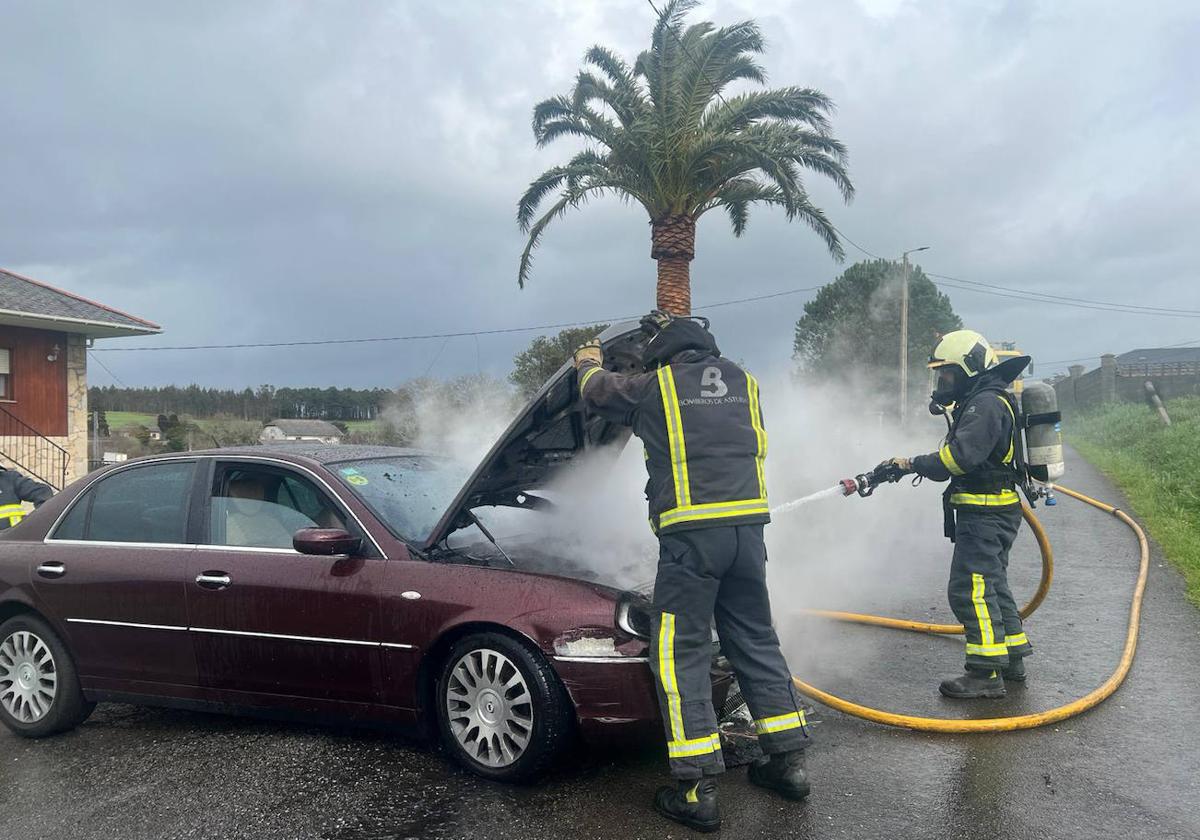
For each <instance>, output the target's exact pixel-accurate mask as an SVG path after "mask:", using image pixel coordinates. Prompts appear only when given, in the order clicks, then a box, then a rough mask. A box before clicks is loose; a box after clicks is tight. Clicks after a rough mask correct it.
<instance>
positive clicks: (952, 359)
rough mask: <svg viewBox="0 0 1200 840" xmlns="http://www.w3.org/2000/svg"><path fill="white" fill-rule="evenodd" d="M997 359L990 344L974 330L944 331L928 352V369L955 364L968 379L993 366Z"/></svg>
mask: <svg viewBox="0 0 1200 840" xmlns="http://www.w3.org/2000/svg"><path fill="white" fill-rule="evenodd" d="M998 361H999V359H998V358H997V357H996V351H995V350H993V349H992V345H990V344H988V340H987V339H986V338H984V337H983V336H982V335H980V334H979V333H977V332H975V331H974V330H955V331H954V332H948V333H946V334H945V335H944V336H942V337H941V339H940V340H939V341H938V343H937V346H936V347H934V348H933V352H932V353H930V354H929V368H930V370H936V369H938V368H943V367H948V366H950V365H956V366H958V367H959V368H961V369H962V372H963V373H964V374H966V376H967V378H968V379H974V378H975V377H976V376H978V375H979V374H981V373H983V372H984V371H985V370H988V369H990V368H993V367H995V366H996V363H997V362H998Z"/></svg>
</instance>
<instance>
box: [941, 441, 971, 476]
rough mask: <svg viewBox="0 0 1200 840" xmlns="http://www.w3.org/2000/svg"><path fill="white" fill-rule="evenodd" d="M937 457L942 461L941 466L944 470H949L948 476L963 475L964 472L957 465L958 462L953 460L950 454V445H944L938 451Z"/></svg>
mask: <svg viewBox="0 0 1200 840" xmlns="http://www.w3.org/2000/svg"><path fill="white" fill-rule="evenodd" d="M938 457H939V458H941V459H942V464H943V465H944V466H945V467H946V469H948V470H950V475H964V474H965V471H964V470H963V468H962V467H960V466H959V465H958V461H955V460H954V456H953V455H951V454H950V444H948V443H947V444H944V445H943V446H942V448H941V449H939V450H938Z"/></svg>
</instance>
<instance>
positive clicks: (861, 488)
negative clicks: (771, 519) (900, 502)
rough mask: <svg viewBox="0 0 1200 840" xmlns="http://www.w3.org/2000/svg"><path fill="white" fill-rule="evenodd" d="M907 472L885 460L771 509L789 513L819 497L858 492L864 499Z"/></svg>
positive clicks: (777, 512)
mask: <svg viewBox="0 0 1200 840" xmlns="http://www.w3.org/2000/svg"><path fill="white" fill-rule="evenodd" d="M905 475H907V473H905V472H904V471H903V470H901V469H900V467H898V466H896V465H895V464H893V463H892V462H891V461H884V462H883V463H882V464H880V465H879V466H877V467H876V468H875V469H873V470H871V471H870V472H865V473H859V474H858V475H856V476H854V478H843V479H842V480H841V481H839V482H838V483H837V484H835V485H833V486H832V487H828V488H826V489H824V490H818V491H817V492H816V493H809V494H808V495H807V496H804V497H802V498H799V499H795V500H793V501H790V502H787V503H785V504H782V505H780V506H779V507H777V508H773V509H772V510H771V515H772V516H774V515H776V514H780V513H787V512H788V511H792V510H795V509H796V508H798V507H801V506H803V505H806V504H808V503H809V502H815V501H817V500H818V499H833V498H837V497H838V496H853V495H855V494H856V493H857V494H858V495H859V496H862V497H863V498H864V499H865V498H866V497H867V496H870V495H871V494H872V493H874V492H875V488H876V487H878V486H879V485H880V484H895V483H896V482H898V481H899V480H900V479H901V478H903V477H904V476H905Z"/></svg>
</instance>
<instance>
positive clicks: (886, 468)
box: [841, 461, 905, 499]
mask: <svg viewBox="0 0 1200 840" xmlns="http://www.w3.org/2000/svg"><path fill="white" fill-rule="evenodd" d="M904 475H905V473H904V471H903V470H902V469H900V467H898V466H896V465H895V464H893V463H891V462H890V461H884V462H883V463H882V464H880V465H879V466H877V467H876V468H875V469H873V470H871V471H870V472H866V473H859V474H858V475H856V476H854V478H843V479H842V480H841V485H842V488H843V489H844V490H845V492H846V495H847V496H849V495H850V494H851V493H858V495H860V496H862V497H863V498H864V499H865V498H866V497H867V496H870V495H871V494H872V493H874V492H875V488H876V487H878V486H879V485H880V484H895V483H896V482H897V481H899V480H900V479H902V478H903V477H904Z"/></svg>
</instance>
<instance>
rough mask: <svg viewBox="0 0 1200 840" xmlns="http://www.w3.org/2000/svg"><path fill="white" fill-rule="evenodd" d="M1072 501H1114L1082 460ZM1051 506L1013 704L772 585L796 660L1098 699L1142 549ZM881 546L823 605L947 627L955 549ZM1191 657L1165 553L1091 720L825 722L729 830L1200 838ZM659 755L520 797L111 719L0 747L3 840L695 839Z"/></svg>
mask: <svg viewBox="0 0 1200 840" xmlns="http://www.w3.org/2000/svg"><path fill="white" fill-rule="evenodd" d="M1070 486H1072V487H1074V488H1076V489H1079V490H1081V491H1083V492H1085V493H1088V494H1090V495H1093V496H1096V497H1098V498H1101V499H1102V500H1106V501H1110V502H1113V503H1119V502H1121V501H1122V500H1121V497H1120V496H1119V494H1117V492H1116V491H1115V490H1114V489H1113V488H1112V487H1111V486H1110V485H1109V484H1108V483H1107V482H1106V481H1104V480H1103V479H1102V478H1100V477H1099V476H1097V474H1096V473H1095V472H1094V471H1093V470H1091V469H1090V468H1089V467H1088V466H1087V465H1085V464H1083V463H1082V462H1080V461H1079V460H1078V459H1076V460H1074V461H1073V463H1072V474H1071V481H1070ZM897 492H899V491H897ZM926 495H927V496H928V497H929V498H933V499H934V500H935V501H936V496H934V495H931V494H926ZM852 503H854V502H847V504H852ZM1042 514H1043V516H1042V518H1043V521H1044V523H1045V524H1046V527H1047V530H1048V531H1049V534H1050V537H1051V539H1052V541H1053V543H1054V547H1055V551H1056V556H1057V560H1058V569H1057V574H1056V577H1055V585H1054V588H1053V589H1052V591H1051V594H1050V597H1049V599H1048V600H1047V601H1046V603H1045V604H1044V605H1043V606H1042V608H1041V610H1040V611H1039V612H1038V613H1037V614H1036V615H1035V616H1034V618H1033V619H1032V620H1031V621H1030V622H1029V625H1028V630H1029V634H1030V636H1031V638H1032V640H1033V642H1034V645H1035V647H1036V651H1037V653H1036V656H1035V658H1033V659H1030V660H1029V669H1030V682H1029V684H1028V686H1027V687H1019V686H1018V687H1013V688H1012V689H1011V690H1010V696H1009V698H1008V699H1007V700H1004V701H984V702H982V703H980V704H978V705H969V706H966V707H964V706H961V705H953V704H951V702H950V701H946V700H943V699H941V698H940V697H939V696H937V695H936V692H935V690H934V687H935V686H936V682H937V680H938V679H939V678H940V677H943V676H948V675H950V674H951V673H953V672H954V671H955V669H956V668H957V667H958V666H959V663H960V662H961V642H960V641H957V640H952V639H945V638H933V637H925V636H919V635H915V634H907V633H895V632H889V631H886V630H880V629H870V628H858V627H848V626H845V625H838V626H837V627H836V628H831V627H830V626H829V625H828V623H827V622H817V621H816V620H814V619H802V618H799V617H795V616H794V615H790V614H788V611H787V609H786V607H784V606H783V605H782V604H781V603H780V602H781V599H780V597H779V595H778V593H777V594H776V600H777V607H776V617H777V623H778V624H779V627H780V631H781V635H782V636H783V637H784V641H785V647H786V648H787V649H788V650H789V653H790V654H791V658H792V661H793V665H794V667H796V668H797V670H799V671H801V673H802V674H803V675H804V676H805V678H806V679H809V680H810V681H812V682H814V683H815V684H817V685H820V686H821V687H823V688H826V689H828V690H830V691H833V692H834V693H838V694H842V695H843V696H846V697H849V698H852V699H855V700H857V701H860V702H864V703H867V704H870V705H878V706H881V707H883V708H887V709H889V710H893V711H910V712H914V713H918V714H929V715H962V714H964V713H967V714H971V715H974V716H980V717H984V716H987V717H990V716H995V715H999V714H1005V713H1020V712H1025V711H1035V710H1040V709H1045V708H1048V707H1051V706H1056V705H1059V704H1061V703H1064V702H1067V701H1069V700H1071V699H1074V698H1075V697H1078V696H1081V695H1083V694H1085V693H1087V692H1088V691H1090V690H1092V689H1093V688H1094V687H1096V686H1097V685H1099V684H1100V683H1101V682H1103V681H1104V679H1105V678H1107V676H1108V674H1109V673H1110V672H1111V671H1112V669H1113V667H1115V664H1116V661H1117V659H1118V657H1119V654H1120V649H1121V646H1122V643H1123V640H1124V631H1125V623H1126V618H1127V613H1128V606H1129V597H1130V593H1131V591H1132V587H1133V582H1134V578H1135V574H1136V569H1137V559H1136V558H1137V555H1136V545H1135V543H1134V540H1133V537H1132V535H1131V534H1130V533H1129V531H1128V530H1127V529H1126V528H1125V526H1123V525H1122V524H1121V523H1119V522H1117V521H1116V520H1114V519H1112V518H1111V517H1108V516H1106V515H1104V514H1102V513H1100V512H1099V511H1095V510H1093V509H1091V508H1087V507H1084V506H1082V505H1080V504H1078V503H1075V502H1073V501H1071V500H1068V499H1063V500H1062V501H1061V502H1060V504H1059V505H1058V506H1057V507H1056V508H1050V509H1048V510H1043V511H1042ZM926 516H929V511H926ZM891 550H892V552H893V553H894V554H895V555H897V557H896V563H895V578H894V583H890V584H889V586H888V587H886V588H885V591H883V592H880V591H876V592H875V594H874V595H872V596H870V597H865V596H864V597H863V598H862V599H861V600H859V601H851V602H848V603H838V604H829V603H825V604H822V606H830V607H838V608H848V609H859V610H875V611H879V612H884V613H887V614H892V615H901V616H907V617H912V618H920V617H926V616H928V617H935V618H937V619H938V620H948V610H947V608H946V606H945V602H944V595H943V593H944V587H945V574H946V569H947V563H948V543H945V542H944V541H941V542H939V541H938V540H937V539H936V534H935V535H932V536H931V535H930V534H927V533H925V532H924V531H922V532H921V534H920V536H919V537H911V536H908V537H897V538H896V544H895V545H894V546H893V547H892V549H891ZM912 555H920V556H912ZM779 562H780V561H779V559H778V558H777V559H775V560H773V563H776V564H778V563H779ZM1037 570H1038V562H1037V558H1036V553H1035V551H1034V547H1033V544H1032V540H1031V539H1030V538H1029V537H1028V535H1027V534H1026V535H1023V536H1022V538H1021V541H1020V542H1019V544H1018V548H1017V549H1015V550H1014V557H1013V566H1012V575H1011V577H1012V581H1013V588H1014V590H1015V591H1016V592H1017V595H1018V598H1020V597H1021V595H1022V594H1023V593H1029V592H1031V591H1032V589H1033V586H1034V585H1035V583H1036V579H1037ZM806 640H808V641H811V640H819V642H820V644H819V645H815V644H805V641H806ZM814 647H817V648H819V649H818V650H815V651H814V649H813V648H814ZM1198 651H1200V611H1197V610H1196V609H1195V608H1194V607H1192V606H1190V605H1189V604H1188V603H1187V602H1186V600H1185V599H1184V596H1183V584H1182V580H1181V579H1180V577H1179V575H1178V574H1176V573H1175V572H1174V571H1173V570H1172V569H1170V568H1169V567H1168V566H1167V565H1166V564H1165V561H1164V560H1163V559H1162V557H1161V555H1160V554H1159V553H1158V552H1157V550H1156V551H1155V553H1154V556H1153V558H1152V568H1151V575H1150V583H1149V587H1148V590H1147V595H1146V602H1145V614H1144V618H1143V622H1142V637H1141V644H1140V646H1139V649H1138V657H1137V661H1136V663H1135V665H1134V668H1133V672H1132V674H1131V675H1130V678H1129V680H1128V682H1127V683H1126V684H1125V686H1124V687H1122V688H1121V689H1120V690H1119V691H1118V692H1117V694H1116V695H1115V696H1114V697H1113V698H1112V699H1110V700H1109V701H1108V702H1107V703H1106V704H1104V705H1103V706H1101V707H1100V708H1099V709H1097V710H1095V711H1093V712H1091V713H1089V714H1087V715H1085V716H1083V717H1080V718H1075V719H1072V720H1069V721H1065V722H1063V723H1061V724H1058V725H1057V726H1053V727H1048V728H1045V729H1041V730H1034V731H1031V732H1023V733H1011V734H1002V735H983V736H934V735H923V734H917V733H910V732H903V731H899V730H894V729H887V728H884V727H880V726H876V725H873V724H869V723H865V722H862V721H858V720H855V719H852V718H847V717H844V716H842V715H840V714H838V713H836V712H831V711H828V710H821V711H820V712H818V714H817V721H818V722H817V724H816V730H817V735H818V742H817V745H816V746H815V747H814V748H813V749H812V750H810V754H809V768H810V771H811V773H812V775H813V777H814V793H813V795H812V796H811V797H810V799H809V800H808V801H807V802H805V803H803V804H801V805H791V804H785V803H783V802H782V801H780V800H777V799H774V798H772V797H771V796H770V795H768V794H766V793H765V792H762V791H760V790H758V789H756V788H752V787H751V786H749V784H748V783H747V782H746V779H745V772H744V770H732V771H730V772H729V773H728V774H727V775H726V776H725V777H724V778H723V780H722V782H721V803H722V810H723V813H724V817H725V825H726V828H725V830H724V832H723V834H724V835H725V836H736V837H764V838H766V837H771V838H780V837H797V838H807V837H814V838H815V837H821V838H856V840H862V839H863V838H881V840H882V839H883V838H895V837H913V838H960V837H966V836H970V837H976V838H987V840H1008V838H1013V839H1014V840H1015V839H1016V838H1074V837H1079V838H1094V837H1137V838H1196V837H1200V772H1198V771H1200V703H1198V702H1197V698H1198V697H1200V667H1198V666H1200V653H1198ZM663 764H664V762H663V760H662V758H661V757H660V753H659V749H658V748H655V747H649V748H648V749H646V750H645V751H642V752H640V753H632V754H631V753H628V752H625V753H616V754H612V753H610V754H596V753H594V752H588V753H586V754H585V752H584V751H580V752H578V753H577V754H576V755H575V756H574V757H573V759H572V760H571V761H570V762H568V764H567V766H565V767H563V768H561V769H559V770H558V771H556V772H555V773H554V774H553V775H552V776H551V777H550V778H549V779H547V780H545V781H544V782H543V783H541V784H540V785H538V786H536V787H531V788H514V787H508V786H503V785H495V784H491V783H487V782H484V781H481V780H479V779H477V778H475V777H473V776H471V775H469V774H467V773H465V772H462V771H460V770H458V769H456V768H455V767H454V766H453V765H451V764H450V763H449V762H448V761H447V760H446V759H445V758H444V757H442V756H441V755H439V754H438V753H437V752H435V751H433V750H432V749H429V748H426V747H423V746H420V745H417V744H414V743H411V742H408V741H405V740H402V739H398V738H396V737H393V736H390V735H385V734H378V733H370V732H366V733H364V732H361V731H345V730H340V729H332V728H318V727H308V726H301V725H290V724H279V723H272V722H263V721H259V720H252V719H240V718H232V717H225V716H220V715H206V714H196V713H189V712H180V711H166V710H155V709H141V708H134V707H130V706H118V705H105V706H101V707H100V708H99V709H98V710H97V711H96V713H95V715H93V717H92V718H91V719H90V720H89V721H88V722H87V723H86V724H85V725H84V726H83V727H81V728H80V729H79V730H78V731H76V732H72V733H68V734H66V735H64V736H60V737H58V738H54V739H51V740H47V741H42V742H27V741H22V740H20V739H17V738H15V737H13V736H12V735H10V734H9V733H8V732H7V731H2V732H0V838H3V840H7V838H13V840H17V838H20V840H38V838H72V839H73V838H79V840H89V838H97V840H98V839H99V838H104V840H110V838H121V840H139V838H223V840H230V839H232V838H256V840H270V838H327V840H384V838H389V839H390V838H410V837H411V838H417V837H420V838H425V837H428V838H458V837H480V838H530V840H534V839H535V838H556V840H564V839H565V838H576V837H581V838H582V837H596V838H609V837H611V838H621V840H632V838H662V837H687V836H691V832H688V831H686V830H684V829H679V828H676V827H674V826H671V825H669V824H667V823H665V822H662V821H660V819H659V818H658V817H657V816H656V815H655V814H654V813H653V812H652V811H651V809H650V808H649V806H648V803H649V800H650V797H651V796H652V793H653V791H654V789H655V787H656V786H657V785H658V784H660V783H661V781H662V778H663V774H664V767H663Z"/></svg>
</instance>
